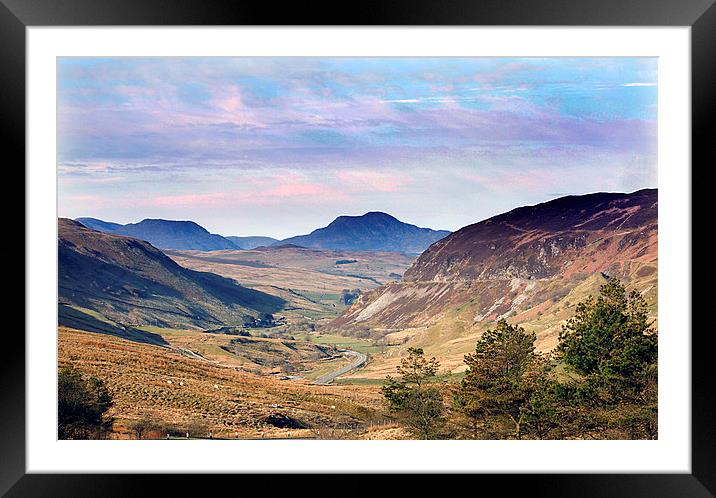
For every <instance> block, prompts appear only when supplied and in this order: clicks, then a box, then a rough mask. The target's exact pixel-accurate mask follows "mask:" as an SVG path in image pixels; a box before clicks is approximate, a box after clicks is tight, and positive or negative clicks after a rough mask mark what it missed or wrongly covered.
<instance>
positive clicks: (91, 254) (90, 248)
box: [58, 218, 285, 330]
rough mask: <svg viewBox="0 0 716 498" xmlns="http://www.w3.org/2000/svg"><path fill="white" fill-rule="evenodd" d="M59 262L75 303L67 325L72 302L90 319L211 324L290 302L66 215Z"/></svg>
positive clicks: (62, 290)
mask: <svg viewBox="0 0 716 498" xmlns="http://www.w3.org/2000/svg"><path fill="white" fill-rule="evenodd" d="M58 262H59V272H58V273H59V301H60V304H63V305H67V306H61V309H60V311H61V313H60V314H61V323H62V320H63V315H64V314H65V313H62V311H63V310H65V311H67V307H71V308H73V309H74V310H75V311H79V312H81V313H83V314H84V315H86V316H85V317H83V319H84V320H85V321H89V320H90V318H91V317H93V318H94V319H96V320H99V321H100V322H101V321H109V322H114V323H115V324H125V325H147V324H153V325H161V326H169V327H200V328H210V327H216V326H217V325H223V324H237V323H242V316H243V315H246V314H248V315H252V316H256V315H258V314H259V313H263V312H267V313H273V312H276V311H278V310H279V309H281V308H282V306H283V305H284V303H285V302H284V301H283V300H282V299H280V298H278V297H275V296H271V295H268V294H265V293H263V292H260V291H256V290H253V289H248V288H246V287H243V286H241V285H238V284H237V283H236V282H235V281H234V280H231V279H228V278H224V277H221V276H219V275H215V274H213V273H208V272H200V271H195V270H189V269H187V268H184V267H182V266H179V265H178V264H177V263H176V262H174V261H173V260H172V259H171V258H169V257H167V256H166V255H165V254H164V253H162V252H161V251H160V250H159V249H157V248H155V247H154V246H152V245H151V244H149V243H148V242H145V241H143V240H138V239H135V238H130V237H124V236H120V235H114V234H106V233H102V232H98V231H95V230H91V229H88V228H86V227H84V226H83V225H81V224H80V223H78V222H75V221H72V220H68V219H62V218H61V219H59V220H58ZM88 316H89V317H90V318H88ZM76 318H77V317H76V316H75V317H74V318H73V319H74V320H76ZM70 325H74V322H73V323H72V324H70ZM90 330H92V329H90Z"/></svg>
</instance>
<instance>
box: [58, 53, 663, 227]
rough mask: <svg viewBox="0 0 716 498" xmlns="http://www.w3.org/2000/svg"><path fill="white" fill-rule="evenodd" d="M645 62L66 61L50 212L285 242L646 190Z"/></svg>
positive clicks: (649, 112)
mask: <svg viewBox="0 0 716 498" xmlns="http://www.w3.org/2000/svg"><path fill="white" fill-rule="evenodd" d="M656 70H657V64H656V59H648V58H573V59H569V58H567V59H565V58H540V59H530V58H524V59H520V58H502V59H501V58H415V59H411V58H373V59H371V58H335V59H332V58H280V57H278V58H214V57H212V58H97V59H87V58H78V59H74V58H60V59H59V62H58V173H59V179H60V211H61V213H64V214H65V215H69V216H79V215H87V214H94V215H103V216H105V217H108V218H110V219H111V218H116V219H117V220H118V221H134V220H136V219H140V218H143V217H146V216H148V215H150V214H152V215H154V216H159V217H178V218H182V219H186V218H192V217H196V218H202V217H203V218H204V219H208V220H223V221H221V222H218V221H217V222H216V223H220V224H219V225H217V226H216V227H215V229H217V230H218V229H220V230H222V231H223V232H227V233H229V232H236V233H244V232H246V231H249V230H248V228H247V229H246V230H244V228H245V227H253V228H252V230H250V231H252V232H257V231H260V230H259V229H260V228H261V227H263V226H267V225H270V226H273V227H274V230H275V231H274V234H279V233H283V232H285V233H286V234H287V235H290V234H291V233H290V232H292V231H293V230H295V229H296V228H295V227H297V226H304V227H305V228H310V227H309V226H308V225H309V224H317V223H319V222H322V221H324V218H325V217H329V215H328V214H325V213H330V214H331V215H338V214H342V213H344V212H351V213H353V214H356V213H359V212H360V211H368V210H375V209H384V210H392V211H394V214H396V215H399V214H401V213H402V214H403V217H405V218H407V219H408V220H411V219H412V221H414V222H417V223H418V224H421V223H422V224H425V223H424V222H423V221H421V220H423V219H432V220H433V222H434V224H436V225H439V226H441V227H445V228H456V225H459V223H463V222H466V221H470V220H471V218H479V217H481V216H484V215H486V214H489V213H490V212H491V211H490V209H492V208H493V207H494V206H498V205H502V204H501V203H502V202H505V203H507V202H508V201H509V203H512V204H514V205H518V204H521V203H525V202H527V201H534V200H535V199H540V198H541V197H540V196H544V195H546V194H547V193H549V192H555V191H569V192H578V191H591V190H598V189H602V190H604V189H611V188H618V189H620V190H629V189H636V188H640V187H643V186H649V185H651V183H653V182H654V178H655V173H654V172H655V168H656V92H655V91H653V90H651V91H650V90H648V89H645V90H643V91H639V92H636V93H635V90H632V89H630V87H655V86H656V83H652V82H654V81H657V74H656ZM625 81H626V82H627V83H624V82H625ZM627 170H628V172H629V173H628V174H627V173H625V172H624V171H627ZM594 171H598V172H599V174H594ZM476 192H479V199H478V196H476ZM468 207H470V209H469V210H468V209H467V208H468ZM88 210H92V211H93V212H92V213H88V212H87V211H88ZM434 213H439V214H434ZM120 218H122V219H120ZM268 220H270V221H268ZM327 221H330V220H327ZM472 221H475V220H472ZM212 222H213V221H212ZM304 222H305V225H304V224H303V223H304ZM276 227H278V228H276ZM314 228H315V226H314Z"/></svg>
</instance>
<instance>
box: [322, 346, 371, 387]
mask: <svg viewBox="0 0 716 498" xmlns="http://www.w3.org/2000/svg"><path fill="white" fill-rule="evenodd" d="M341 352H342V353H343V354H344V355H346V356H352V357H353V361H352V362H350V363H349V364H348V365H346V366H344V367H341V368H339V369H338V370H334V371H333V372H329V373H327V374H325V375H321V376H320V377H319V378H317V379H316V380H314V381H313V383H314V384H318V385H321V386H325V385H328V384H330V383H331V382H333V381H334V380H335V379H336V377H340V376H341V375H344V374H346V373H348V372H350V371H351V370H353V369H355V368H358V367H360V366H362V365H364V364H365V362H366V361H368V357H367V356H366V355H364V354H363V353H359V352H358V351H353V350H350V349H342V350H341Z"/></svg>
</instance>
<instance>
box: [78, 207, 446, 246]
mask: <svg viewBox="0 0 716 498" xmlns="http://www.w3.org/2000/svg"><path fill="white" fill-rule="evenodd" d="M75 221H78V222H79V223H81V224H83V225H84V226H86V227H88V228H92V229H94V230H99V231H101V232H105V233H113V234H116V235H126V236H129V237H134V238H137V239H141V240H146V241H147V242H149V243H150V244H152V245H153V246H155V247H158V248H160V249H172V250H196V251H220V250H224V249H255V248H256V247H261V246H300V247H306V248H311V249H330V250H339V251H340V250H349V251H380V252H401V253H405V254H420V253H421V252H422V251H424V250H425V249H426V248H427V247H428V246H429V245H430V244H432V243H433V242H435V241H437V240H440V239H441V238H443V237H445V236H446V235H448V234H449V233H450V232H448V231H446V230H432V229H430V228H420V227H417V226H415V225H410V224H408V223H403V222H402V221H399V220H398V219H396V218H394V217H393V216H391V215H389V214H386V213H381V212H369V213H366V214H364V215H362V216H339V217H338V218H336V219H335V220H333V222H331V223H330V224H329V225H328V226H326V227H323V228H319V229H317V230H314V231H313V232H311V233H310V234H308V235H299V236H296V237H289V238H287V239H283V240H277V239H274V238H272V237H260V236H255V237H234V236H229V237H222V236H221V235H216V234H211V233H209V232H208V231H207V230H206V229H205V228H203V227H201V226H200V225H198V224H196V223H194V222H193V221H172V220H158V219H145V220H142V221H140V222H139V223H129V224H127V225H121V224H119V223H112V222H108V221H103V220H99V219H97V218H77V219H76V220H75Z"/></svg>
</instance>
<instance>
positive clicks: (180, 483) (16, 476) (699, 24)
mask: <svg viewBox="0 0 716 498" xmlns="http://www.w3.org/2000/svg"><path fill="white" fill-rule="evenodd" d="M714 2H715V0H678V1H677V0H671V1H669V0H481V1H479V0H472V1H470V0H452V1H449V2H446V1H443V2H437V1H426V0H392V1H390V0H383V1H379V0H363V1H362V2H357V3H350V4H343V3H338V2H324V1H314V2H312V3H310V4H309V3H304V2H293V3H288V2H286V3H281V4H273V3H271V2H265V1H263V2H261V1H257V0H251V1H245V0H214V1H208V0H204V1H202V0H0V126H1V127H2V142H3V149H2V150H3V151H4V153H5V160H6V161H7V164H8V166H6V168H9V167H10V165H12V167H13V168H17V166H16V165H18V164H24V161H25V145H24V144H25V106H26V105H25V57H26V46H25V45H26V44H25V29H26V28H27V27H31V26H115V25H117V26H119V25H126V26H138V25H149V26H155V25H157V26H159V25H192V26H197V25H301V24H307V25H452V26H458V25H501V26H511V25H515V26H524V25H533V26H539V25H543V26H690V27H691V51H692V52H691V69H692V75H691V77H692V158H693V159H692V164H694V165H696V167H692V174H693V173H694V172H696V171H702V170H705V169H706V168H707V167H709V166H712V165H714V164H716V161H715V159H716V157H715V156H716V153H715V152H714V150H715V149H716V147H714V145H713V140H714V138H713V136H714V135H713V133H714V131H716V130H715V127H714V121H715V116H716V95H715V94H716V5H715V4H714ZM17 169H19V168H17ZM692 178H693V177H692ZM20 181H22V182H24V179H20ZM692 185H693V186H694V187H697V190H694V191H693V192H692V199H698V198H699V197H701V198H704V199H708V195H707V193H704V195H703V196H698V195H697V192H698V188H702V189H705V188H709V187H708V185H707V184H705V183H702V184H701V185H699V184H698V183H694V182H693V179H692ZM16 211H17V207H15V209H14V211H10V213H13V212H16ZM6 212H7V211H6ZM692 212H693V216H694V220H695V221H696V222H695V223H693V224H692V228H695V230H693V231H692V233H696V234H698V233H701V232H702V230H700V229H699V228H698V227H699V226H703V227H704V230H705V231H708V228H707V227H708V226H710V224H709V223H707V224H706V225H699V224H698V221H699V220H702V217H703V218H705V215H702V214H701V213H702V212H703V211H701V210H699V209H697V208H696V206H695V205H694V204H693V200H692ZM14 217H15V218H16V220H15V224H14V225H13V226H12V227H13V228H15V229H17V230H20V222H19V217H17V215H16V214H15V215H14ZM22 230H23V232H24V223H23V228H22ZM16 234H17V240H18V241H19V240H24V237H23V238H22V239H21V238H20V237H19V234H18V233H17V232H16ZM691 243H692V248H693V249H692V258H695V257H696V256H697V255H698V254H699V253H698V251H699V250H701V251H705V250H706V247H707V246H706V245H705V244H704V245H703V246H696V245H693V238H692V241H691ZM23 245H24V243H23ZM12 250H13V252H14V253H17V254H19V253H20V250H19V248H17V247H13V248H12ZM17 254H16V255H15V256H14V257H15V258H17V257H19V256H18V255H17ZM694 260H695V259H692V261H694ZM28 264H31V262H30V261H28V260H27V258H26V259H25V265H26V266H25V268H26V271H27V265H28ZM692 264H693V263H692ZM704 275H705V273H704ZM695 289H696V288H695V287H694V292H692V296H693V304H692V309H697V310H698V309H700V308H704V309H708V308H706V306H707V303H706V299H709V297H708V296H705V295H702V294H698V293H697V292H695ZM663 292H669V291H668V289H664V290H663ZM20 294H21V293H19V292H18V293H17V295H20ZM22 295H23V296H24V293H22ZM694 304H695V305H696V306H695V307H694V306H693V305H694ZM696 323H697V322H696V321H694V322H693V325H692V331H684V333H685V334H686V333H689V332H691V338H692V396H691V399H692V407H691V409H692V438H691V448H692V459H691V462H692V474H650V475H635V474H615V475H604V474H584V475H578V474H569V475H555V474H550V475H516V476H510V477H509V483H510V487H513V486H527V487H529V490H530V491H529V492H530V494H532V495H542V494H548V495H550V496H575V495H578V496H584V497H589V496H631V497H635V496H650V497H656V496H714V495H716V422H715V421H716V408H714V406H715V404H714V398H715V397H716V395H715V393H716V390H715V389H714V388H713V384H712V380H713V379H714V374H713V365H712V364H713V361H712V360H711V356H712V355H713V351H714V350H715V348H716V339H715V337H716V334H714V333H713V331H712V330H711V329H710V327H706V328H697V327H695V324H696ZM18 330H19V327H18ZM9 335H10V334H9V333H8V332H7V331H6V333H5V337H6V342H5V350H6V351H7V350H12V351H13V354H12V355H7V354H4V355H3V358H2V361H1V362H0V368H1V369H2V374H1V375H0V399H1V402H0V407H2V416H1V418H2V423H1V424H0V453H1V454H2V456H1V457H0V493H7V495H8V496H99V495H107V496H128V495H130V494H133V493H134V492H137V491H139V490H144V491H147V490H148V489H149V487H148V486H153V485H160V486H161V487H162V490H163V493H164V494H167V493H168V492H171V491H172V490H174V489H181V490H183V491H184V492H187V491H190V490H191V489H192V487H193V486H197V489H199V488H200V487H201V488H203V489H207V488H205V487H204V485H203V484H200V483H197V482H196V480H195V479H193V480H191V481H189V476H177V475H170V476H166V475H164V476H147V475H134V476H127V475H118V474H112V475H96V474H95V475H91V476H88V475H78V474H71V475H67V474H66V475H40V474H26V471H25V342H24V338H23V337H22V334H19V333H18V332H17V331H16V332H14V335H12V337H10V338H8V336H9ZM191 477H198V478H199V479H200V480H206V479H207V478H208V476H191ZM472 478H477V479H479V480H480V486H481V487H482V486H483V485H485V484H493V482H494V481H498V480H499V481H501V482H503V483H504V482H505V480H506V478H505V476H500V475H480V476H473V477H472ZM232 479H235V477H232V476H222V477H213V476H212V477H211V487H212V488H214V489H217V488H218V487H221V485H223V484H224V483H226V484H230V483H231V481H232ZM242 479H244V478H242ZM254 480H263V481H264V483H265V484H266V485H269V484H270V485H271V486H272V487H273V486H275V480H274V479H273V478H272V477H270V476H258V477H256V478H254ZM491 481H492V482H491ZM343 482H344V483H345V482H346V481H343ZM495 483H496V482H495ZM256 484H259V485H260V483H258V482H257V483H256ZM244 489H248V488H244ZM327 489H330V486H329V487H328V488H327ZM483 489H485V490H486V489H488V488H487V487H485V488H483ZM217 491H218V489H217Z"/></svg>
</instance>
